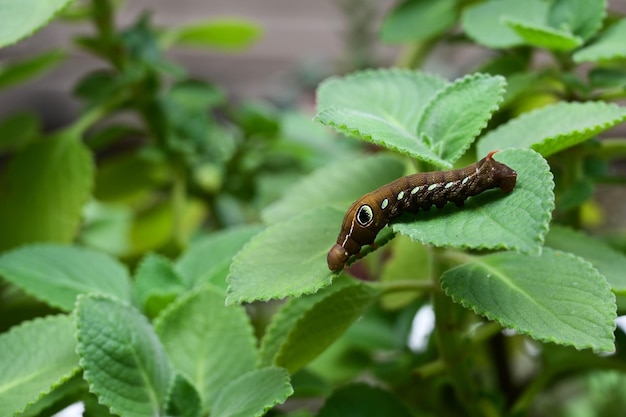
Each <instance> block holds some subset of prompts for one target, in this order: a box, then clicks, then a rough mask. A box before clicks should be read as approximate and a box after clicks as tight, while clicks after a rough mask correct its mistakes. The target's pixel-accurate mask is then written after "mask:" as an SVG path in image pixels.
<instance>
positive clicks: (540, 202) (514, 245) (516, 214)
mask: <svg viewBox="0 0 626 417" xmlns="http://www.w3.org/2000/svg"><path fill="white" fill-rule="evenodd" d="M494 158H495V159H497V160H498V161H499V162H502V163H504V164H506V165H508V166H510V167H511V168H513V169H514V170H515V171H516V172H517V183H516V185H515V188H514V189H513V192H511V194H509V195H504V194H503V193H502V191H500V190H499V189H497V190H490V191H486V192H484V193H482V194H479V195H477V196H474V197H471V198H470V199H469V200H467V201H466V202H465V205H464V206H463V207H462V208H459V207H456V206H454V205H453V204H448V205H446V206H445V207H444V208H443V209H441V210H429V211H426V212H424V211H421V212H419V213H417V214H416V215H405V216H402V217H400V218H399V219H398V220H397V221H396V222H395V223H393V224H392V229H393V230H394V231H396V232H399V233H402V234H404V235H407V236H409V237H410V238H411V239H413V240H417V241H419V242H421V243H424V244H431V245H435V246H452V247H462V248H474V249H486V248H489V249H515V250H519V251H522V252H528V253H535V254H538V253H539V252H540V250H541V246H542V244H543V239H544V235H545V234H546V232H547V231H548V223H549V222H550V217H551V213H552V210H553V209H554V193H553V191H552V190H553V188H554V182H553V180H552V173H551V172H550V167H549V166H548V163H547V162H546V161H545V160H544V159H543V158H542V157H541V156H540V155H538V154H537V153H536V152H533V151H530V150H522V149H515V150H510V151H501V152H498V153H497V154H496V155H495V156H494Z"/></svg>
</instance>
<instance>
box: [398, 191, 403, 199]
mask: <svg viewBox="0 0 626 417" xmlns="http://www.w3.org/2000/svg"><path fill="white" fill-rule="evenodd" d="M403 198H404V191H400V192H399V193H398V200H402V199H403Z"/></svg>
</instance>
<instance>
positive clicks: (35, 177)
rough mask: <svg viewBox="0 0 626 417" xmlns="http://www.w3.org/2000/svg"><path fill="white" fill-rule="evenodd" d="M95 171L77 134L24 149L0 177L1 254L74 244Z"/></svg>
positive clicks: (55, 137) (51, 139)
mask: <svg viewBox="0 0 626 417" xmlns="http://www.w3.org/2000/svg"><path fill="white" fill-rule="evenodd" d="M15 3H19V2H15ZM93 171H94V168H93V163H92V160H91V155H90V154H89V151H88V150H87V149H86V148H85V146H84V145H83V144H82V143H81V142H80V138H79V137H77V136H75V135H74V134H72V133H63V134H60V135H57V136H54V137H51V138H48V139H45V140H40V141H37V142H34V143H32V144H30V145H29V146H28V147H26V148H24V149H23V150H22V152H20V153H19V154H18V155H17V156H16V157H15V158H14V159H13V160H11V162H10V163H9V165H8V166H7V167H6V170H5V171H4V173H3V175H2V177H1V178H0V201H2V204H0V230H2V233H0V251H3V250H6V249H8V248H11V247H13V246H17V245H20V244H24V243H30V242H36V241H57V242H66V243H69V242H70V241H71V240H72V239H73V237H74V235H75V234H76V231H77V229H78V225H79V222H80V215H81V209H82V207H83V204H84V203H85V202H86V201H87V199H88V198H89V194H90V191H91V185H92V182H93Z"/></svg>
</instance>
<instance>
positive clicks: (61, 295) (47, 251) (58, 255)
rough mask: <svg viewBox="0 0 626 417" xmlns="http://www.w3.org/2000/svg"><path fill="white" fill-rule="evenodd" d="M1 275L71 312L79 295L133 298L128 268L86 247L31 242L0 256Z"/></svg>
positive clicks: (55, 305) (127, 299)
mask: <svg viewBox="0 0 626 417" xmlns="http://www.w3.org/2000/svg"><path fill="white" fill-rule="evenodd" d="M0 275H2V276H3V277H4V279H6V280H7V281H10V282H12V283H13V284H14V285H16V286H18V287H20V288H22V289H24V290H25V291H26V292H28V293H29V294H31V295H33V296H34V297H36V298H38V299H40V300H42V301H45V302H46V303H48V304H50V305H52V306H54V307H58V308H60V309H62V310H65V311H72V310H73V308H74V303H75V302H76V297H77V296H78V295H79V294H85V293H100V294H108V295H110V296H113V297H116V298H119V299H121V300H125V301H130V298H131V295H130V294H131V291H130V278H129V276H128V271H127V270H126V267H125V266H124V265H122V264H121V263H119V262H118V261H117V260H115V259H113V258H111V257H110V256H108V255H106V254H104V253H100V252H95V251H92V250H89V249H85V248H79V247H72V246H62V245H43V244H40V245H31V246H24V247H21V248H19V249H15V250H13V251H10V252H7V253H5V254H4V255H2V256H0Z"/></svg>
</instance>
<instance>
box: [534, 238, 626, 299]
mask: <svg viewBox="0 0 626 417" xmlns="http://www.w3.org/2000/svg"><path fill="white" fill-rule="evenodd" d="M546 245H547V246H550V247H551V248H554V249H558V250H562V251H564V252H570V253H573V254H574V255H578V256H580V257H581V258H583V259H585V260H587V261H589V262H591V264H592V265H593V266H594V267H595V268H596V269H597V270H598V271H600V273H601V274H602V275H604V276H605V277H606V279H607V281H608V282H609V285H611V288H612V290H613V291H614V292H615V293H617V294H621V295H622V294H626V275H624V271H626V256H624V254H622V253H620V252H618V251H616V250H615V249H613V248H612V247H610V246H609V245H608V244H606V243H605V242H603V241H602V240H600V239H597V238H594V237H592V236H588V235H586V234H585V233H582V232H579V231H574V230H571V229H568V228H566V227H562V226H552V227H551V228H550V233H548V235H547V236H546Z"/></svg>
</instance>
